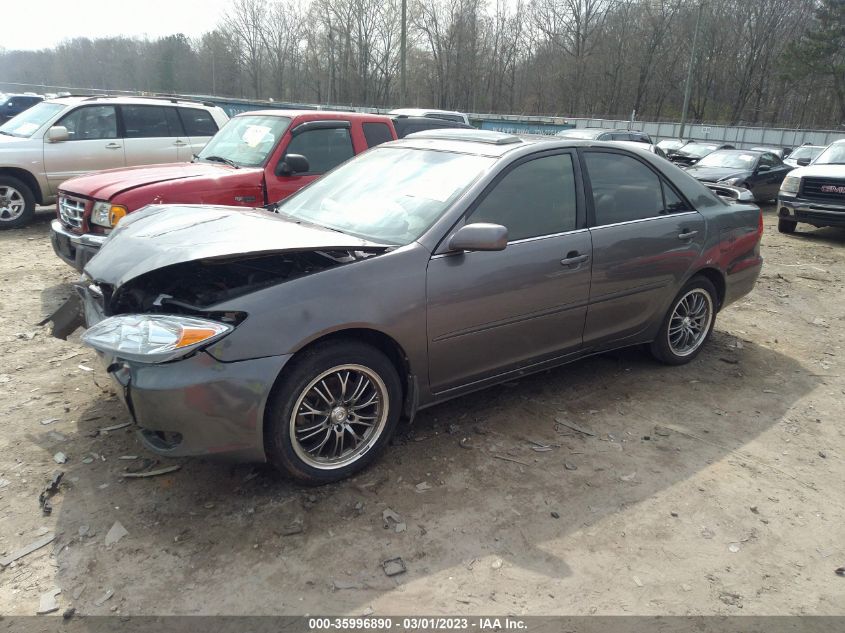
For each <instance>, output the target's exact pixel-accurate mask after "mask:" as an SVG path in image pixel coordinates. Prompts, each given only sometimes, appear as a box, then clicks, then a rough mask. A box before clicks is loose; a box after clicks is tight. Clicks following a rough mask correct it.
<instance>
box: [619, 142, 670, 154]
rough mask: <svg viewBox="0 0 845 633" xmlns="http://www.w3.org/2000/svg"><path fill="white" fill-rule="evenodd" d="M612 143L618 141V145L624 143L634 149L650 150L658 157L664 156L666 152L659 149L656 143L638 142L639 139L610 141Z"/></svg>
mask: <svg viewBox="0 0 845 633" xmlns="http://www.w3.org/2000/svg"><path fill="white" fill-rule="evenodd" d="M611 142H612V143H618V144H619V145H625V146H627V147H633V148H636V149H640V150H644V151H646V152H651V153H652V154H656V155H657V156H660V158H666V152H664V151H663V150H662V149H660V147H659V146H657V145H649V144H647V143H640V142H639V141H611Z"/></svg>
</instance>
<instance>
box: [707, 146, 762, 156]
mask: <svg viewBox="0 0 845 633" xmlns="http://www.w3.org/2000/svg"><path fill="white" fill-rule="evenodd" d="M716 151H717V152H723V153H730V154H758V155H759V154H772V153H773V152H772V151H771V150H768V149H761V148H759V147H755V148H753V149H736V148H734V149H729V148H722V149H717V150H716Z"/></svg>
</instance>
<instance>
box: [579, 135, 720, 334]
mask: <svg viewBox="0 0 845 633" xmlns="http://www.w3.org/2000/svg"><path fill="white" fill-rule="evenodd" d="M582 157H583V161H584V163H583V164H584V167H585V171H586V173H587V176H585V183H586V185H587V186H586V187H585V188H586V189H587V191H588V195H587V199H588V202H589V203H590V205H589V207H588V218H589V222H590V224H591V226H590V235H591V236H592V243H593V274H592V285H591V287H590V305H589V309H588V311H587V320H586V325H585V328H584V346H585V347H602V346H608V347H609V346H613V345H616V344H619V345H624V344H625V340H626V339H632V338H636V337H637V336H639V335H640V334H641V333H642V332H643V331H644V330H646V329H647V328H648V327H649V326H651V325H652V324H653V322H654V319H655V318H657V317H659V315H660V314H661V312H662V310H663V306H664V305H665V303H667V302H668V301H669V299H670V298H671V296H674V294H675V293H676V292H677V289H678V288H679V287H680V285H681V283H682V282H683V281H684V280H686V278H687V275H688V272H689V270H690V267H691V266H692V264H693V262H694V261H695V260H696V259H697V258H698V256H699V254H700V253H701V250H702V248H703V245H704V239H705V221H704V218H703V217H702V216H701V215H700V214H699V213H698V212H697V211H695V210H693V208H692V207H691V206H690V205H689V204H688V203H687V202H686V201H685V200H684V199H683V198H682V197H681V196H680V195H679V194H678V192H677V191H676V190H675V189H674V188H673V187H672V186H671V185H670V184H669V183H668V182H667V181H665V180H664V179H663V178H662V177H661V176H660V175H659V174H658V173H657V172H656V171H654V170H653V169H652V168H651V167H650V166H649V165H648V164H647V163H646V162H645V161H643V160H641V159H639V158H638V157H635V156H633V155H631V154H627V153H625V152H622V151H616V150H587V151H584V152H583V153H582Z"/></svg>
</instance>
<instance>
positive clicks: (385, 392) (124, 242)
mask: <svg viewBox="0 0 845 633" xmlns="http://www.w3.org/2000/svg"><path fill="white" fill-rule="evenodd" d="M298 159H301V157H299V158H298ZM761 233H762V219H761V215H760V210H759V209H758V208H757V207H756V206H754V205H748V204H743V203H740V202H732V203H731V202H727V201H725V200H723V199H721V198H719V197H717V196H716V195H714V194H713V193H712V192H711V191H710V190H708V189H707V188H706V187H705V186H704V185H702V184H701V183H699V182H698V181H696V180H695V179H694V178H692V177H690V176H688V175H687V174H685V173H684V172H683V171H682V170H681V169H679V168H677V167H676V166H674V165H672V164H671V163H669V162H668V161H665V160H663V159H661V158H659V157H658V156H656V155H654V154H652V153H649V152H646V151H639V150H636V149H634V148H628V147H622V146H619V145H615V144H612V143H602V142H597V141H581V140H572V139H565V138H559V139H552V140H546V139H541V138H532V139H523V138H518V137H514V136H509V135H505V134H499V133H492V132H482V131H470V130H437V131H429V132H423V133H420V134H417V135H412V136H410V137H408V138H406V139H404V140H401V141H395V142H391V143H386V144H383V145H380V146H378V147H377V148H374V149H372V150H370V151H368V152H366V153H365V154H362V155H360V156H359V157H357V158H354V159H352V160H350V161H348V162H347V163H345V164H343V165H342V166H340V167H338V168H337V169H335V170H334V171H332V172H331V173H329V174H328V175H326V176H325V177H323V178H322V179H321V180H318V181H316V182H315V183H313V184H312V185H310V186H309V187H307V188H305V189H303V190H302V191H300V192H298V193H297V194H295V195H294V196H292V197H290V198H289V199H287V200H286V201H285V202H284V203H282V204H281V205H280V206H279V207H278V208H277V209H276V210H275V212H270V211H265V210H246V211H245V210H242V209H235V208H229V207H209V206H152V207H148V208H146V209H145V210H142V211H139V212H137V213H134V214H132V215H131V216H129V217H127V218H126V219H124V220H122V221H121V223H120V224H119V225H118V227H117V228H116V229H115V231H114V232H113V233H112V235H111V236H110V238H109V239H108V240H107V241H106V243H105V245H104V246H103V248H102V250H101V251H100V253H99V254H98V255H97V256H96V257H94V259H92V260H91V262H89V264H88V266H87V267H86V269H85V276H84V277H83V280H82V281H81V282H80V284H79V291H80V294H81V295H82V298H83V304H84V306H85V313H86V318H87V322H88V326H89V329H88V331H87V332H86V333H85V335H84V336H83V340H84V341H85V342H86V343H87V344H88V345H91V346H92V347H94V348H95V349H97V350H98V351H99V352H100V353H101V354H102V356H103V358H104V361H105V364H106V367H107V368H108V371H109V373H110V374H111V375H112V376H113V378H114V380H115V381H116V382H117V383H118V385H119V387H120V393H121V394H123V397H124V400H125V402H126V405H127V407H128V408H129V411H130V412H131V414H132V416H133V417H134V420H135V422H136V423H137V425H138V427H139V429H140V433H141V437H142V438H143V440H144V441H145V443H146V444H147V446H149V447H150V448H151V449H152V450H154V451H157V452H158V453H160V454H162V455H172V456H184V455H229V456H234V457H237V458H239V459H245V460H262V461H263V460H269V461H270V462H272V463H273V464H274V465H275V466H277V467H278V468H279V469H280V470H282V471H284V472H286V473H288V474H289V475H291V476H292V477H294V478H295V479H297V480H299V481H302V482H306V483H325V482H330V481H336V480H338V479H341V478H343V477H347V476H349V475H350V474H352V473H354V472H356V471H358V470H359V469H361V468H363V467H364V466H366V465H367V464H369V463H370V462H372V461H373V460H374V459H375V458H376V457H377V456H378V455H379V453H381V451H382V450H383V449H384V448H385V446H386V445H387V443H388V440H389V439H390V436H391V434H392V433H393V432H394V430H395V428H396V426H397V424H398V422H399V420H400V418H403V417H404V418H412V417H413V416H414V414H415V412H416V411H418V410H420V409H422V408H425V407H429V406H431V405H434V404H437V403H438V402H442V401H444V400H446V399H448V398H452V397H455V396H459V395H461V394H465V393H468V392H471V391H475V390H478V389H483V388H485V387H489V386H491V385H495V384H497V383H501V382H503V381H507V380H512V379H513V378H514V377H517V376H522V375H525V374H529V373H532V372H537V371H541V370H544V369H547V368H549V367H553V366H556V365H561V364H563V363H567V362H570V361H574V360H576V359H579V358H583V357H584V356H588V355H591V354H597V353H601V352H604V351H607V350H612V349H616V348H620V347H625V346H630V345H638V344H643V343H645V344H648V346H649V348H650V350H651V353H652V354H653V355H654V356H655V357H656V358H657V359H658V360H660V361H662V362H664V363H668V364H672V365H680V364H683V363H687V362H689V361H691V360H692V359H693V358H695V356H696V355H697V354H698V353H699V352H700V351H701V349H702V346H703V345H704V344H705V342H706V341H707V338H708V337H709V336H710V333H711V331H712V329H713V323H714V320H715V317H716V314H717V312H718V311H719V310H720V309H723V308H724V307H725V306H727V305H728V304H729V303H731V302H732V301H735V300H736V299H738V298H739V297H741V296H743V295H745V294H746V293H748V292H749V291H750V290H751V289H752V287H753V286H754V283H755V280H756V279H757V276H758V274H759V272H760V267H761V263H762V260H761V258H760V250H759V249H760V236H761Z"/></svg>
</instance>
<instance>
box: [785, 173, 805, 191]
mask: <svg viewBox="0 0 845 633" xmlns="http://www.w3.org/2000/svg"><path fill="white" fill-rule="evenodd" d="M800 187H801V176H787V177H786V178H784V179H783V182H782V183H780V191H781V193H798V189H799V188H800Z"/></svg>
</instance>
